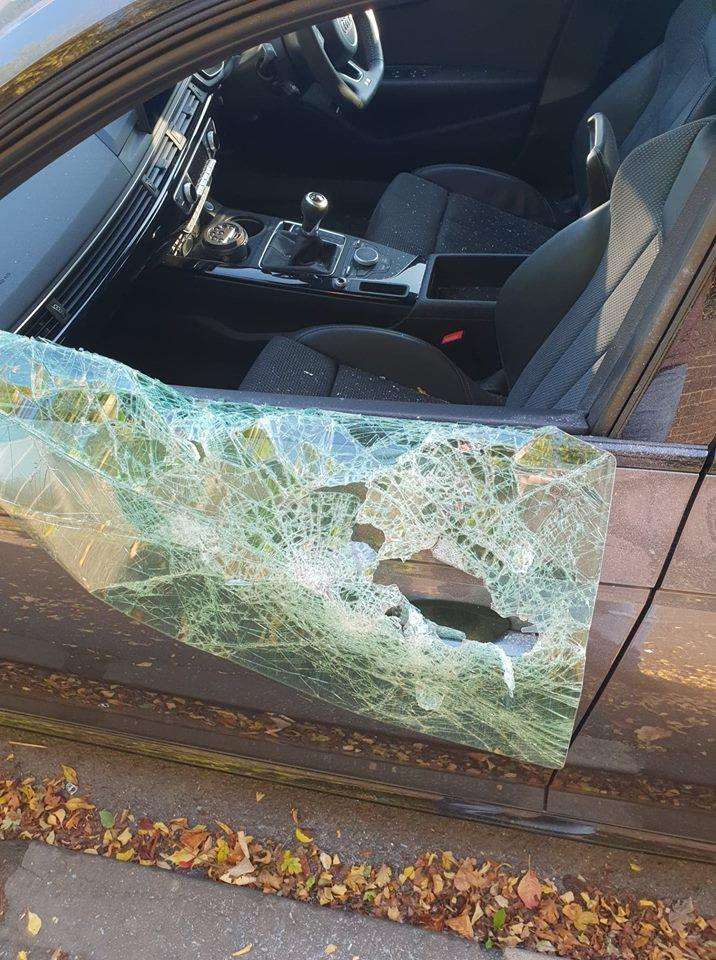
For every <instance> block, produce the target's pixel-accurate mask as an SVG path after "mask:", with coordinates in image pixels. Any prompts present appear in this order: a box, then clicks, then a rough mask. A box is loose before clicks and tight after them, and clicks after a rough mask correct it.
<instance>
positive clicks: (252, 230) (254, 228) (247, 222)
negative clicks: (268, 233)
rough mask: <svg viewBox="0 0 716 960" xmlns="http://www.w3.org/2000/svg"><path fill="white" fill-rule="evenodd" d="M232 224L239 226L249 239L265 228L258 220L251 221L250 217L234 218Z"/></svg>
mask: <svg viewBox="0 0 716 960" xmlns="http://www.w3.org/2000/svg"><path fill="white" fill-rule="evenodd" d="M234 223H239V224H241V226H242V227H243V228H244V230H245V231H246V233H247V234H248V236H249V237H255V236H257V235H258V234H259V233H261V231H262V230H263V229H264V226H265V225H264V224H263V223H261V221H260V220H253V219H251V218H250V217H235V218H234Z"/></svg>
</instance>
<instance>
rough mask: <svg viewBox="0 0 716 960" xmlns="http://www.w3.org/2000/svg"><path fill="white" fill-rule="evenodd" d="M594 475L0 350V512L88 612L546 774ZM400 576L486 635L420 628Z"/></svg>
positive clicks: (496, 435)
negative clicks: (107, 608) (408, 576)
mask: <svg viewBox="0 0 716 960" xmlns="http://www.w3.org/2000/svg"><path fill="white" fill-rule="evenodd" d="M613 475H614V458H613V457H612V456H611V454H609V453H607V452H604V451H601V450H597V449H596V448H594V447H592V446H591V445H590V444H588V443H586V442H584V441H582V440H580V439H577V438H575V437H570V436H568V435H566V434H563V433H561V432H560V431H558V430H556V429H551V428H550V429H541V430H524V429H516V428H507V427H505V428H499V429H495V428H490V427H485V426H481V425H479V424H452V423H437V422H429V421H422V420H400V419H393V418H387V417H386V418H379V417H364V416H358V415H353V414H342V413H336V412H333V411H326V410H316V409H313V410H310V409H309V410H303V409H290V408H271V407H262V406H255V405H250V404H233V403H231V404H229V403H225V402H209V401H204V400H196V399H193V398H191V397H189V396H187V395H185V394H182V393H180V392H178V391H176V390H174V389H172V388H171V387H168V386H165V385H163V384H161V383H159V382H157V381H155V380H152V379H150V378H148V377H146V376H144V375H143V374H141V373H138V372H136V371H134V370H132V369H130V368H128V367H126V366H124V365H123V364H121V363H117V362H116V361H113V360H109V359H107V358H104V357H99V356H94V355H91V354H87V353H84V352H80V351H76V350H70V349H67V348H64V347H59V346H55V345H53V344H49V343H46V342H43V341H35V340H30V339H28V338H25V337H21V336H17V335H13V334H9V333H3V332H0V507H2V508H3V509H4V510H5V511H7V512H8V513H9V514H11V515H13V516H15V517H17V518H19V519H20V520H21V521H22V522H23V524H24V525H25V527H26V529H27V530H28V531H29V532H30V533H31V534H32V535H33V536H34V537H35V539H36V540H37V541H38V542H39V543H40V544H41V545H42V546H43V547H44V548H45V549H46V550H48V551H49V553H50V554H51V555H52V556H53V557H54V558H55V559H56V560H57V561H58V562H59V563H60V564H61V565H62V566H63V567H64V568H65V569H66V570H67V571H68V572H69V573H70V574H72V575H73V576H74V577H75V578H76V579H77V580H78V581H79V582H80V583H81V584H82V585H83V586H84V587H85V588H86V589H87V590H89V591H91V592H92V593H93V594H95V595H97V596H98V597H101V598H102V599H103V600H105V601H106V602H107V603H109V604H111V605H112V606H114V607H115V608H117V609H119V610H121V611H122V612H124V613H125V614H127V615H128V616H130V617H134V618H135V619H137V620H140V621H141V622H143V623H144V624H147V625H149V626H151V627H154V628H155V629H157V630H159V631H161V632H162V633H164V634H166V635H169V636H171V637H176V638H178V639H179V640H181V641H183V642H184V643H187V644H191V645H192V646H194V647H197V648H199V649H201V650H204V651H207V652H209V653H211V654H214V655H215V656H217V657H223V658H226V659H229V660H232V661H235V662H236V663H238V664H241V665H242V666H244V667H247V668H249V669H251V670H254V671H257V672H258V673H261V674H264V675H266V676H268V677H271V678H273V679H275V680H278V681H280V682H281V683H283V684H286V685H288V686H290V687H293V688H295V689H296V690H299V691H301V692H302V693H305V694H308V695H310V696H313V697H316V698H318V699H321V700H325V701H329V702H331V703H333V704H336V705H338V706H340V707H343V708H345V709H347V710H350V711H352V712H354V713H357V714H360V715H363V716H366V717H370V718H372V719H374V720H377V721H381V722H387V723H390V724H395V725H397V726H400V727H403V728H407V729H410V730H413V731H418V732H420V733H422V734H426V735H430V736H433V737H438V738H441V739H444V740H449V741H452V742H455V743H461V744H466V745H470V746H473V747H476V748H479V749H482V750H490V751H493V752H496V753H501V754H505V755H508V756H512V757H516V758H518V759H520V760H526V761H531V762H534V763H539V764H542V765H545V766H559V765H562V764H563V763H564V759H565V755H566V751H567V747H568V744H569V738H570V735H571V732H572V725H573V722H574V716H575V713H576V710H577V705H578V702H579V697H580V693H581V687H582V675H583V671H584V661H585V654H586V646H587V636H588V632H589V626H590V623H591V618H592V613H593V610H594V602H595V597H596V591H597V584H598V580H599V570H600V565H601V558H602V552H603V548H604V540H605V536H606V527H607V520H608V514H609V504H610V498H611V490H612V482H613ZM416 555H420V556H421V557H422V558H425V557H426V556H427V557H428V558H429V560H430V563H432V564H433V565H434V566H433V567H430V566H428V567H427V569H428V570H430V569H437V568H438V567H440V568H441V569H443V570H444V569H445V568H446V567H445V565H447V569H448V570H450V569H452V570H453V573H454V575H455V577H456V578H457V577H462V578H463V579H466V580H470V581H472V580H474V582H475V585H476V586H478V585H479V586H480V587H481V588H482V589H483V591H484V593H485V596H487V597H489V600H490V606H491V608H492V613H490V612H489V611H487V616H484V615H483V616H478V617H477V618H476V619H475V620H474V623H475V624H477V627H475V628H474V629H470V632H469V634H468V633H464V632H461V631H460V630H459V629H457V628H455V627H454V626H450V625H447V624H441V623H439V622H436V621H434V620H432V619H429V618H428V617H427V616H426V615H425V614H424V613H423V612H421V609H420V607H419V605H418V604H419V603H420V599H421V598H420V596H419V595H417V593H416V595H414V596H413V601H415V602H413V601H411V599H409V597H408V596H407V595H406V593H405V592H403V591H401V589H400V587H399V585H398V581H400V583H401V584H402V585H403V588H404V589H405V583H404V582H403V580H404V578H401V577H400V576H399V572H400V570H401V569H403V568H404V567H406V565H408V564H409V562H410V561H411V560H414V559H415V558H416ZM390 571H395V572H396V573H395V576H393V575H392V574H391V572H390ZM378 574H379V575H378ZM418 592H419V591H418ZM427 608H428V609H430V610H433V609H434V610H436V611H437V612H438V613H439V611H440V604H439V603H437V604H436V603H433V604H432V605H431V604H429V603H428V604H427ZM481 623H484V624H486V629H485V635H484V637H481V636H480V629H479V625H480V624H481ZM503 623H504V625H505V630H504V634H502V635H497V636H496V633H497V634H499V633H500V629H501V627H500V624H503ZM496 625H497V626H496Z"/></svg>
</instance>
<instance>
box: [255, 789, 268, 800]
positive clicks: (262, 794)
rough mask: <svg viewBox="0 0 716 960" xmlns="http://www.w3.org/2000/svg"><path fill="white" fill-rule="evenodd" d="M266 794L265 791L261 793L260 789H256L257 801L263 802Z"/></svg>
mask: <svg viewBox="0 0 716 960" xmlns="http://www.w3.org/2000/svg"><path fill="white" fill-rule="evenodd" d="M265 796H266V794H265V793H261V791H260V790H257V791H256V803H261V801H262V800H263V798H264V797H265Z"/></svg>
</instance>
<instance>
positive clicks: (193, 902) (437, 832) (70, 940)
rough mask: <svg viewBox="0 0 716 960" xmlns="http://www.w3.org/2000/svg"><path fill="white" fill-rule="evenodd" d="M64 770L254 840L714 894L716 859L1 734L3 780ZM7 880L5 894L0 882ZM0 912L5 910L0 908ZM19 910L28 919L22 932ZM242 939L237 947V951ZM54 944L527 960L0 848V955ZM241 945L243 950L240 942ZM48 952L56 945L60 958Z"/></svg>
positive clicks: (109, 807)
mask: <svg viewBox="0 0 716 960" xmlns="http://www.w3.org/2000/svg"><path fill="white" fill-rule="evenodd" d="M61 764H65V765H68V767H69V768H70V769H73V770H74V771H76V775H77V778H78V783H79V795H86V796H88V797H90V798H91V802H92V803H93V804H95V805H96V806H97V808H99V809H102V810H104V811H110V812H116V813H118V812H119V811H121V810H123V809H128V810H129V811H131V813H132V815H135V816H136V817H137V818H139V817H149V818H150V819H151V820H154V821H162V822H163V823H168V822H169V821H170V820H172V819H173V818H177V817H186V818H187V820H188V822H189V824H190V825H193V824H211V825H215V824H216V822H217V821H220V822H222V823H224V824H229V825H231V826H232V828H233V829H239V828H241V829H244V830H245V831H246V832H247V833H248V834H251V835H252V836H254V837H259V838H264V837H272V838H274V839H275V840H276V842H278V843H280V844H285V845H286V846H289V845H294V846H295V844H296V839H295V836H294V834H295V831H296V823H297V822H298V823H300V824H301V827H302V829H303V830H305V831H309V832H310V833H311V834H312V835H313V836H314V837H315V842H316V843H317V844H320V846H321V848H322V849H323V850H328V851H330V852H331V853H332V854H335V855H336V856H338V857H339V858H340V860H341V862H343V863H346V864H347V863H352V862H359V861H362V862H365V861H370V862H372V863H381V862H382V863H387V864H393V865H399V864H404V863H409V862H411V861H412V860H413V859H414V858H416V857H417V856H419V855H420V854H421V853H423V852H424V851H427V850H438V851H439V850H451V851H453V853H454V855H455V856H456V857H464V856H474V857H476V858H477V862H478V864H479V863H480V862H481V861H482V859H485V858H490V859H492V860H495V861H499V862H500V863H503V864H506V865H508V867H509V870H510V872H512V871H514V872H515V873H516V874H519V873H520V872H521V871H523V870H526V869H527V867H528V865H531V866H532V867H533V868H534V869H535V870H536V871H537V872H538V873H539V874H540V875H543V876H545V875H546V876H549V877H553V878H562V879H564V878H572V879H571V881H568V882H571V883H573V884H576V880H575V879H574V877H575V875H580V876H582V877H585V878H587V880H590V879H591V880H594V881H595V882H597V883H598V884H599V885H600V886H601V887H602V889H608V888H615V889H619V890H623V891H625V892H628V893H633V894H634V895H636V896H641V897H649V898H651V899H656V898H663V899H665V900H667V901H671V902H675V901H679V900H683V899H684V898H688V897H692V898H693V900H694V903H695V904H697V905H698V908H699V910H700V911H701V913H702V914H703V915H705V916H708V915H709V913H711V912H713V910H714V907H716V903H715V902H714V899H715V897H716V893H715V891H716V884H715V883H714V880H716V868H715V867H713V866H706V865H704V864H699V863H688V862H682V861H678V860H673V859H663V858H658V857H654V856H649V855H646V854H636V853H626V852H622V851H619V850H614V849H608V848H604V847H597V846H593V845H589V844H585V843H578V842H575V841H573V840H567V839H555V838H549V837H544V836H538V835H535V834H531V833H527V832H524V831H520V830H508V829H504V828H496V827H494V826H484V825H481V824H479V823H475V822H469V821H462V820H455V819H451V818H448V817H440V816H434V815H431V814H426V813H424V812H420V811H414V810H402V809H398V808H395V807H389V806H383V805H379V804H373V803H368V802H364V801H358V800H354V799H351V798H350V797H344V796H334V795H330V794H325V793H318V792H314V791H309V790H305V789H298V788H295V787H293V786H291V785H290V784H287V783H283V784H279V783H276V782H269V781H262V780H257V779H252V778H248V777H239V776H236V775H230V774H226V773H223V772H221V771H217V770H210V769H204V768H199V767H194V766H187V765H185V764H181V763H174V762H167V761H164V760H156V759H153V758H150V757H143V756H141V755H137V754H127V753H124V752H120V751H116V750H112V749H106V748H100V747H95V746H92V745H91V744H88V743H83V744H79V743H75V742H73V741H69V740H60V739H57V738H54V737H52V736H49V735H47V734H46V733H43V734H39V733H34V732H31V731H29V730H13V729H11V728H0V778H6V777H23V778H24V777H36V778H40V779H41V778H42V777H45V776H50V777H54V776H57V775H58V773H59V771H60V765H61ZM3 882H4V896H2V888H3ZM3 906H4V912H3ZM28 911H31V912H32V913H33V914H34V915H35V916H36V917H38V918H39V919H40V921H41V926H40V929H39V932H38V933H36V934H34V935H33V934H32V933H30V932H29V931H28ZM249 944H251V948H250V950H246V949H245V948H246V947H248V945H249ZM21 950H25V951H27V956H28V960H32V958H34V957H35V956H37V957H40V956H44V957H46V956H50V955H51V951H53V950H58V951H60V953H59V954H52V956H57V957H61V958H62V960H75V958H82V960H115V958H116V960H134V958H137V960H139V958H140V957H141V958H144V957H147V956H151V957H152V958H153V960H164V958H167V960H169V958H171V960H184V958H186V960H197V958H201V960H225V958H227V957H231V956H232V955H233V956H246V957H247V958H248V960H254V958H256V960H278V958H280V960H314V958H315V960H318V958H325V957H329V956H333V957H335V958H336V960H351V958H352V960H356V958H360V960H389V958H390V960H392V958H395V957H398V956H406V957H410V958H411V960H442V958H445V960H448V958H451V960H459V958H463V957H464V958H466V960H467V958H481V957H484V958H491V957H495V960H498V958H499V957H503V958H504V960H509V958H510V957H512V958H513V960H527V958H528V957H533V956H537V955H536V954H531V953H525V952H523V951H520V950H515V951H510V950H508V951H507V953H506V954H500V953H498V952H496V951H487V950H484V948H483V947H481V946H479V945H478V944H477V943H476V942H474V941H473V942H467V941H465V940H462V939H460V938H459V937H456V936H454V935H451V934H447V933H442V934H435V933H431V932H428V931H425V930H423V929H419V928H416V927H411V926H409V925H407V924H402V923H391V922H389V921H387V920H380V919H374V918H370V917H366V916H363V915H361V914H358V913H355V912H351V911H346V910H341V909H327V908H325V907H324V908H320V907H317V906H312V905H305V904H300V903H297V902H295V901H292V900H287V899H283V898H281V897H277V896H262V895H261V894H259V893H258V892H256V891H254V890H249V889H246V888H242V887H236V886H228V885H226V884H223V883H216V882H212V881H210V880H207V879H203V878H195V877H192V876H189V875H187V874H183V873H182V872H168V871H163V870H159V869H155V868H152V867H145V866H136V865H133V864H129V863H118V862H115V861H113V860H110V859H107V858H105V857H102V856H83V855H82V854H80V853H78V852H70V851H67V850H63V849H59V848H58V847H57V846H47V845H46V844H42V843H37V842H34V843H31V844H29V845H28V844H26V843H20V842H14V841H12V842H11V841H7V842H4V843H0V958H3V960H4V958H8V960H15V958H16V957H17V956H18V955H20V954H19V951H21ZM242 950H243V951H244V953H241V951H242ZM61 951H64V953H62V952H61Z"/></svg>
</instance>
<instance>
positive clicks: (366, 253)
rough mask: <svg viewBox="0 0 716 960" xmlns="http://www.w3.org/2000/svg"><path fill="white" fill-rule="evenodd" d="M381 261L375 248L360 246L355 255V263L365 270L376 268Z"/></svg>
mask: <svg viewBox="0 0 716 960" xmlns="http://www.w3.org/2000/svg"><path fill="white" fill-rule="evenodd" d="M378 260H379V255H378V251H377V250H376V249H375V247H367V246H360V247H358V249H357V250H356V252H355V253H354V254H353V263H355V265H356V266H357V267H362V268H363V269H364V270H367V269H369V268H370V267H374V266H375V265H376V263H377V262H378Z"/></svg>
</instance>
